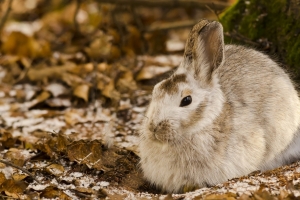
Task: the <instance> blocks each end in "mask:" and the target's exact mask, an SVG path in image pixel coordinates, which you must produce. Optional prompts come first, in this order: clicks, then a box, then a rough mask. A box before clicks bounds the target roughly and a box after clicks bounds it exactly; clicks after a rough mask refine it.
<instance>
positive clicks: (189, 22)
mask: <svg viewBox="0 0 300 200" xmlns="http://www.w3.org/2000/svg"><path fill="white" fill-rule="evenodd" d="M197 22H198V21H194V20H185V21H179V22H170V23H162V24H157V25H156V24H154V25H151V26H150V27H149V28H147V29H146V30H145V31H146V32H152V31H164V30H170V29H179V28H188V27H191V26H194V25H195V24H196V23H197Z"/></svg>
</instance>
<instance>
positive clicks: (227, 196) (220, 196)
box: [204, 193, 236, 200]
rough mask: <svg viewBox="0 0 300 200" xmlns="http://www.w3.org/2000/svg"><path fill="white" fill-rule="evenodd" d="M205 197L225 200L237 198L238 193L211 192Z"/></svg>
mask: <svg viewBox="0 0 300 200" xmlns="http://www.w3.org/2000/svg"><path fill="white" fill-rule="evenodd" d="M204 199H207V200H208V199H211V200H213V199H224V200H235V199H236V194H233V193H226V194H210V195H207V196H206V197H205V198H204Z"/></svg>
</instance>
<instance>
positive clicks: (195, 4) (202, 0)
mask: <svg viewBox="0 0 300 200" xmlns="http://www.w3.org/2000/svg"><path fill="white" fill-rule="evenodd" d="M98 2H99V3H110V4H117V5H128V6H145V7H183V8H207V7H206V6H207V5H210V6H211V7H213V9H216V10H223V9H224V8H226V7H228V6H230V4H229V3H227V2H222V1H214V2H211V1H210V0H135V1H133V0H98Z"/></svg>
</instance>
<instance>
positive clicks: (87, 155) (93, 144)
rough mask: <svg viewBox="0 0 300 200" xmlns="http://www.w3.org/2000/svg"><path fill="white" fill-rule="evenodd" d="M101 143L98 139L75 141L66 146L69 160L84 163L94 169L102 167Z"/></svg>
mask: <svg viewBox="0 0 300 200" xmlns="http://www.w3.org/2000/svg"><path fill="white" fill-rule="evenodd" d="M101 146H102V144H101V142H100V141H98V140H93V141H90V142H86V141H83V140H80V141H75V142H73V143H71V144H70V145H69V146H68V149H67V154H68V157H69V159H70V160H71V161H76V162H78V163H80V164H86V165H87V166H89V167H93V168H96V169H101V168H102V147H101Z"/></svg>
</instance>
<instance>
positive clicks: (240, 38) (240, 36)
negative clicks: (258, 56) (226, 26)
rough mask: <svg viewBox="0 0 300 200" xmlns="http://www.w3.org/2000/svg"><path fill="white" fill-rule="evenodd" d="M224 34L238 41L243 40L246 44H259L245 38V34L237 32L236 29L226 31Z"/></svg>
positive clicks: (257, 45)
mask: <svg viewBox="0 0 300 200" xmlns="http://www.w3.org/2000/svg"><path fill="white" fill-rule="evenodd" d="M224 35H225V36H228V37H231V38H232V39H235V40H238V41H242V42H244V43H246V44H250V45H252V46H255V47H259V46H260V44H259V43H257V42H253V41H251V40H249V39H248V38H246V37H245V36H243V35H241V34H239V33H237V32H236V31H232V32H231V33H228V32H226V33H224Z"/></svg>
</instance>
